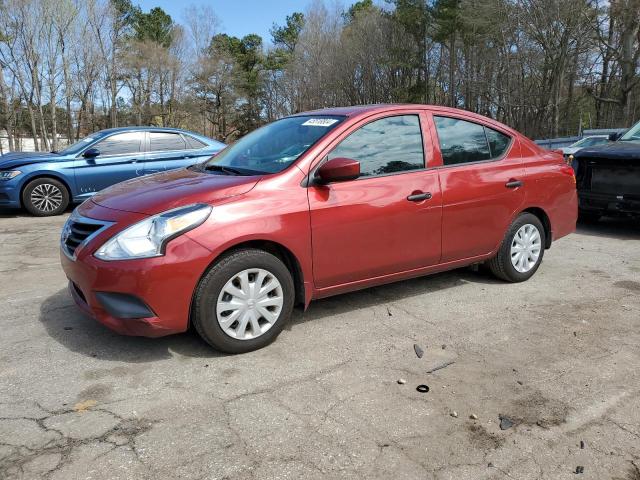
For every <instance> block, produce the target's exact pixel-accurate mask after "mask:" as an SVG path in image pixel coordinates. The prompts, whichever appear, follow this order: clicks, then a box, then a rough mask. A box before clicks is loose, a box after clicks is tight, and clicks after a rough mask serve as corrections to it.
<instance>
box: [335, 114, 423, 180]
mask: <svg viewBox="0 0 640 480" xmlns="http://www.w3.org/2000/svg"><path fill="white" fill-rule="evenodd" d="M337 157H346V158H352V159H354V160H357V161H359V162H360V176H362V177H372V176H376V175H385V174H389V173H397V172H405V171H410V170H416V169H419V168H424V151H423V147H422V133H421V131H420V119H419V118H418V116H417V115H399V116H395V117H387V118H382V119H380V120H375V121H373V122H371V123H368V124H366V125H364V126H363V127H361V128H360V129H358V130H356V131H355V132H353V133H352V134H351V135H349V136H348V137H347V138H345V139H344V140H343V141H342V142H341V143H340V144H339V145H338V146H337V147H336V148H335V149H334V150H333V151H332V152H331V153H330V154H329V158H330V159H331V158H337Z"/></svg>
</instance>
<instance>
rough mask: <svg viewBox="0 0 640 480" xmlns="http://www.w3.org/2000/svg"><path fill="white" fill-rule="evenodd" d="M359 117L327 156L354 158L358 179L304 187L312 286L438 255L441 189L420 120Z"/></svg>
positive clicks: (416, 116) (398, 268)
mask: <svg viewBox="0 0 640 480" xmlns="http://www.w3.org/2000/svg"><path fill="white" fill-rule="evenodd" d="M365 122H366V123H365V124H363V125H360V126H359V128H358V129H356V130H355V131H353V132H352V133H350V134H349V135H348V136H347V137H346V138H344V139H343V140H342V141H341V142H340V143H339V144H338V145H337V146H336V147H335V148H334V149H333V150H332V151H331V152H330V153H329V155H328V159H331V158H336V157H346V158H351V159H354V160H358V161H359V162H360V170H361V176H360V178H358V179H356V180H351V181H345V182H336V183H332V184H329V185H314V186H312V187H310V188H309V193H308V198H309V206H310V212H311V213H310V214H311V231H312V240H313V276H314V281H315V285H316V287H317V288H326V287H332V286H338V285H343V284H348V283H350V282H357V281H359V280H366V279H371V278H375V277H380V276H384V275H389V274H393V273H399V272H404V271H408V270H412V269H417V268H421V267H425V266H429V265H434V264H437V263H438V262H439V260H440V250H441V245H440V241H441V238H440V232H441V230H440V222H441V213H442V211H441V194H440V187H439V181H438V172H437V171H436V170H427V169H425V154H424V152H425V143H424V142H423V137H422V131H421V123H422V122H424V119H422V121H421V115H420V113H419V112H407V113H406V114H405V113H402V114H394V115H393V116H386V117H384V116H383V117H382V118H380V117H378V118H376V119H373V120H369V119H368V120H366V121H365ZM429 148H430V146H429ZM429 152H430V150H429Z"/></svg>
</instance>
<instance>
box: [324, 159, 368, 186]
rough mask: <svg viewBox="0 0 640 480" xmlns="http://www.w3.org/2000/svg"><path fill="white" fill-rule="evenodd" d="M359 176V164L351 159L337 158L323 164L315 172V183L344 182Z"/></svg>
mask: <svg viewBox="0 0 640 480" xmlns="http://www.w3.org/2000/svg"><path fill="white" fill-rule="evenodd" d="M359 176H360V162H358V161H357V160H353V159H351V158H343V157H337V158H332V159H331V160H329V161H327V162H325V163H323V164H322V165H321V166H320V168H318V170H316V174H315V181H316V182H317V183H321V184H324V183H331V182H344V181H345V180H355V179H356V178H358V177H359Z"/></svg>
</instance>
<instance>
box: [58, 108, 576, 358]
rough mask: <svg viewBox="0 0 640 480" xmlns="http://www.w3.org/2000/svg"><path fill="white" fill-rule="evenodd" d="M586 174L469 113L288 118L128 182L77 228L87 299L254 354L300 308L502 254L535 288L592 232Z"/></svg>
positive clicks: (150, 326) (506, 269) (87, 211)
mask: <svg viewBox="0 0 640 480" xmlns="http://www.w3.org/2000/svg"><path fill="white" fill-rule="evenodd" d="M576 216H577V201H576V187H575V177H574V172H573V169H572V168H571V167H570V166H568V165H566V164H565V163H564V161H563V158H562V155H561V154H559V153H555V152H550V151H546V150H542V149H540V148H539V147H538V146H536V145H535V144H534V143H533V142H531V141H530V140H529V139H527V138H525V137H524V136H522V135H520V134H519V133H517V132H516V131H514V130H512V129H510V128H508V127H506V126H504V125H502V124H500V123H498V122H495V121H493V120H490V119H488V118H485V117H482V116H480V115H475V114H472V113H469V112H465V111H460V110H456V109H450V108H443V107H435V106H421V105H376V106H364V107H349V108H334V109H328V110H320V111H315V112H308V113H301V114H298V115H294V116H291V117H287V118H284V119H281V120H278V121H276V122H273V123H271V124H269V125H266V126H265V127H263V128H261V129H259V130H256V131H255V132H253V133H251V134H249V135H247V136H246V137H244V138H242V139H241V140H239V141H238V142H237V143H235V144H234V145H232V146H229V147H227V148H226V149H225V150H223V151H222V152H221V153H220V154H219V155H217V156H216V157H214V158H212V159H211V160H209V161H207V162H206V163H204V164H201V165H197V166H194V167H189V168H186V169H182V170H176V171H173V172H168V173H163V174H157V175H151V176H148V177H143V178H139V179H136V180H133V181H128V182H124V183H121V184H118V185H115V186H113V187H111V188H108V189H107V190H104V191H102V192H101V193H99V194H97V195H96V196H94V197H92V198H91V199H90V200H88V201H86V202H85V203H83V204H82V205H81V206H80V207H79V208H78V209H77V210H76V211H75V212H74V213H73V214H72V215H71V217H70V218H69V220H68V221H67V223H66V225H65V227H64V230H63V232H62V243H61V250H62V253H61V259H62V266H63V268H64V271H65V272H66V274H67V277H68V278H69V281H70V282H69V285H70V291H71V294H72V295H73V298H74V299H75V301H76V302H77V304H78V305H79V306H80V307H81V308H83V309H84V310H85V311H86V312H88V313H89V314H90V315H92V316H93V317H95V318H96V319H97V320H98V321H100V322H102V323H103V324H105V325H107V326H108V327H110V328H112V329H114V330H116V331H117V332H120V333H124V334H129V335H145V336H161V335H167V334H171V333H177V332H183V331H185V330H186V329H187V328H188V327H189V324H190V323H192V324H193V325H194V327H195V328H196V330H197V331H198V332H199V333H200V335H201V336H202V337H203V338H204V339H205V340H206V341H207V342H209V343H210V344H211V345H212V346H213V347H215V348H217V349H219V350H222V351H225V352H234V353H237V352H246V351H249V350H253V349H256V348H260V347H262V346H265V345H267V344H268V343H269V342H271V341H272V340H274V338H275V337H276V336H277V335H278V333H280V331H281V330H282V328H283V327H284V325H285V324H286V322H287V321H288V320H289V317H290V316H291V312H292V309H293V307H294V305H302V306H303V307H307V306H308V305H309V302H310V301H311V300H313V299H316V298H322V297H327V296H329V295H336V294H340V293H344V292H348V291H352V290H357V289H360V288H366V287H370V286H374V285H380V284H384V283H388V282H394V281H397V280H402V279H406V278H411V277H417V276H421V275H427V274H430V273H434V272H440V271H443V270H450V269H453V268H458V267H463V266H465V265H471V264H478V263H483V262H484V263H487V264H488V266H489V267H490V269H491V270H492V271H493V272H494V273H495V274H496V275H497V276H498V277H499V278H501V279H503V280H505V281H508V282H520V281H524V280H527V279H528V278H530V277H531V276H532V275H533V274H534V273H535V272H536V270H537V269H538V267H539V266H540V263H541V261H542V257H543V255H544V251H545V249H548V248H549V247H550V246H551V243H552V241H554V240H557V239H558V238H560V237H562V236H564V235H567V234H569V233H571V232H573V231H574V230H575V224H576Z"/></svg>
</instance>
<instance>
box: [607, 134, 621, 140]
mask: <svg viewBox="0 0 640 480" xmlns="http://www.w3.org/2000/svg"><path fill="white" fill-rule="evenodd" d="M621 136H622V134H621V133H618V132H614V133H612V134H611V135H609V141H610V142H616V141H618V139H619V138H620V137H621Z"/></svg>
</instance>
